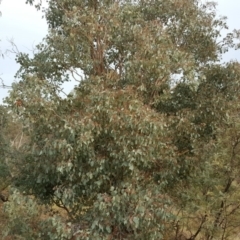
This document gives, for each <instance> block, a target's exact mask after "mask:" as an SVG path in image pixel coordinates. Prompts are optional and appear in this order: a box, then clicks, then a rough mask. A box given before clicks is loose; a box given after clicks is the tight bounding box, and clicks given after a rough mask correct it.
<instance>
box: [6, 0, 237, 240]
mask: <svg viewBox="0 0 240 240" xmlns="http://www.w3.org/2000/svg"><path fill="white" fill-rule="evenodd" d="M27 2H29V3H30V4H33V3H34V1H27ZM35 4H37V2H36V3H35ZM45 13H46V19H47V22H48V25H49V34H48V35H47V36H46V38H45V40H44V41H43V42H42V43H41V44H39V45H38V46H37V49H38V52H37V53H36V54H35V55H34V56H33V58H30V57H29V56H27V55H25V54H24V53H20V54H19V55H18V58H17V61H18V63H20V65H21V67H20V69H19V71H18V73H17V76H18V77H19V78H20V81H19V83H18V84H15V85H13V89H12V91H11V93H10V95H9V97H8V98H7V100H6V102H7V103H8V104H9V106H11V107H12V111H13V112H15V113H17V114H18V120H19V121H20V122H21V124H22V126H23V131H24V134H25V136H27V137H26V142H25V143H23V144H22V146H21V148H19V149H18V151H20V153H19V154H18V157H16V159H15V160H16V164H18V170H19V172H18V174H17V175H16V177H15V183H16V187H17V188H18V189H19V190H21V191H22V193H24V194H29V195H33V196H34V197H35V198H36V199H37V200H39V201H40V202H41V203H44V204H47V205H50V206H51V205H57V206H58V207H60V208H63V209H64V210H66V212H67V214H68V217H69V221H70V223H71V224H73V225H74V224H77V225H80V227H79V228H78V229H77V231H76V232H74V231H72V230H71V231H70V232H68V230H67V228H66V232H65V233H64V231H63V233H62V232H61V234H60V235H58V239H70V238H71V234H72V235H75V237H78V238H79V239H182V238H183V237H185V238H186V239H208V240H210V239H218V238H220V237H221V238H222V239H232V238H231V237H234V236H236V233H237V229H238V228H239V226H238V225H237V224H235V223H238V222H239V217H238V216H239V212H238V209H239V206H240V202H239V196H238V195H239V194H238V192H239V191H238V190H239V179H238V175H239V170H240V169H239V159H238V151H239V146H238V144H239V120H238V113H237V111H238V106H239V103H238V99H239V77H240V67H239V64H238V63H236V62H230V63H226V64H220V59H221V57H222V56H221V53H222V52H224V51H226V48H228V47H235V46H234V41H235V40H234V36H236V37H238V32H237V31H236V32H235V34H232V35H231V34H229V35H227V37H226V38H223V40H222V42H221V44H219V43H218V42H217V41H218V40H219V38H221V35H220V29H221V28H226V24H225V22H224V18H220V19H218V18H216V12H215V4H214V3H206V4H202V3H201V2H200V1H197V0H191V1H190V0H181V1H171V0H164V1H162V0H154V1H109V0H106V1H75V0H72V1H69V0H68V1H64V0H61V1H60V0H54V1H49V8H47V9H46V10H45ZM236 47H237V45H236ZM69 79H72V80H75V81H76V84H77V85H76V86H75V88H74V89H73V91H72V92H71V94H69V95H66V96H65V97H64V98H63V97H62V87H61V84H62V83H63V82H65V81H68V80H69ZM54 224H55V225H54ZM62 224H64V223H63V222H58V221H55V220H54V221H53V225H54V226H56V229H59V228H61V227H59V226H62ZM39 231H41V230H39ZM74 233H75V234H74ZM54 234H55V235H54ZM56 234H58V231H57V230H56V231H53V232H52V238H51V237H50V239H54V238H55V237H56ZM64 234H65V235H64ZM43 236H45V235H43ZM49 236H50V235H49Z"/></svg>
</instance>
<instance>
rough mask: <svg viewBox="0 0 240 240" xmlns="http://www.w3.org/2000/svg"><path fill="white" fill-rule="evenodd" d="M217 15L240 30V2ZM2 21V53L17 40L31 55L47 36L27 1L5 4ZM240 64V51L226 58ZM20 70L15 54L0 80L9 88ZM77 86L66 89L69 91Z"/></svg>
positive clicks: (223, 5) (0, 68) (224, 0)
mask: <svg viewBox="0 0 240 240" xmlns="http://www.w3.org/2000/svg"><path fill="white" fill-rule="evenodd" d="M217 2H218V7H217V12H218V14H219V15H224V16H227V17H228V21H227V22H228V25H229V30H232V29H234V28H236V29H240V17H239V13H240V1H239V0H217ZM0 11H1V12H2V17H1V18H0V39H1V42H0V49H1V51H2V52H4V51H6V50H7V49H10V48H11V44H10V43H9V41H8V40H11V39H12V40H14V43H15V44H16V45H17V47H18V49H19V51H22V52H27V53H30V54H31V50H32V49H33V48H34V46H35V45H36V44H38V43H39V42H41V40H42V39H43V38H44V37H45V36H46V34H47V24H46V22H45V20H44V19H42V13H41V12H37V11H36V9H35V8H34V7H32V6H29V5H26V4H25V0H2V3H1V5H0ZM231 59H233V60H236V59H237V60H238V61H240V51H231V52H229V53H227V54H226V55H225V56H224V61H229V60H231ZM18 68H19V66H18V65H17V64H16V63H15V56H14V54H9V55H8V56H6V57H5V58H4V59H1V58H0V77H1V78H2V79H3V80H4V83H5V84H6V85H11V83H12V82H13V81H14V74H15V73H16V71H17V70H18ZM71 86H73V84H71V85H70V84H68V85H66V88H68V89H66V90H67V91H70V90H71ZM7 92H8V90H6V89H2V88H0V103H1V101H2V99H3V98H4V97H6V96H7Z"/></svg>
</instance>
